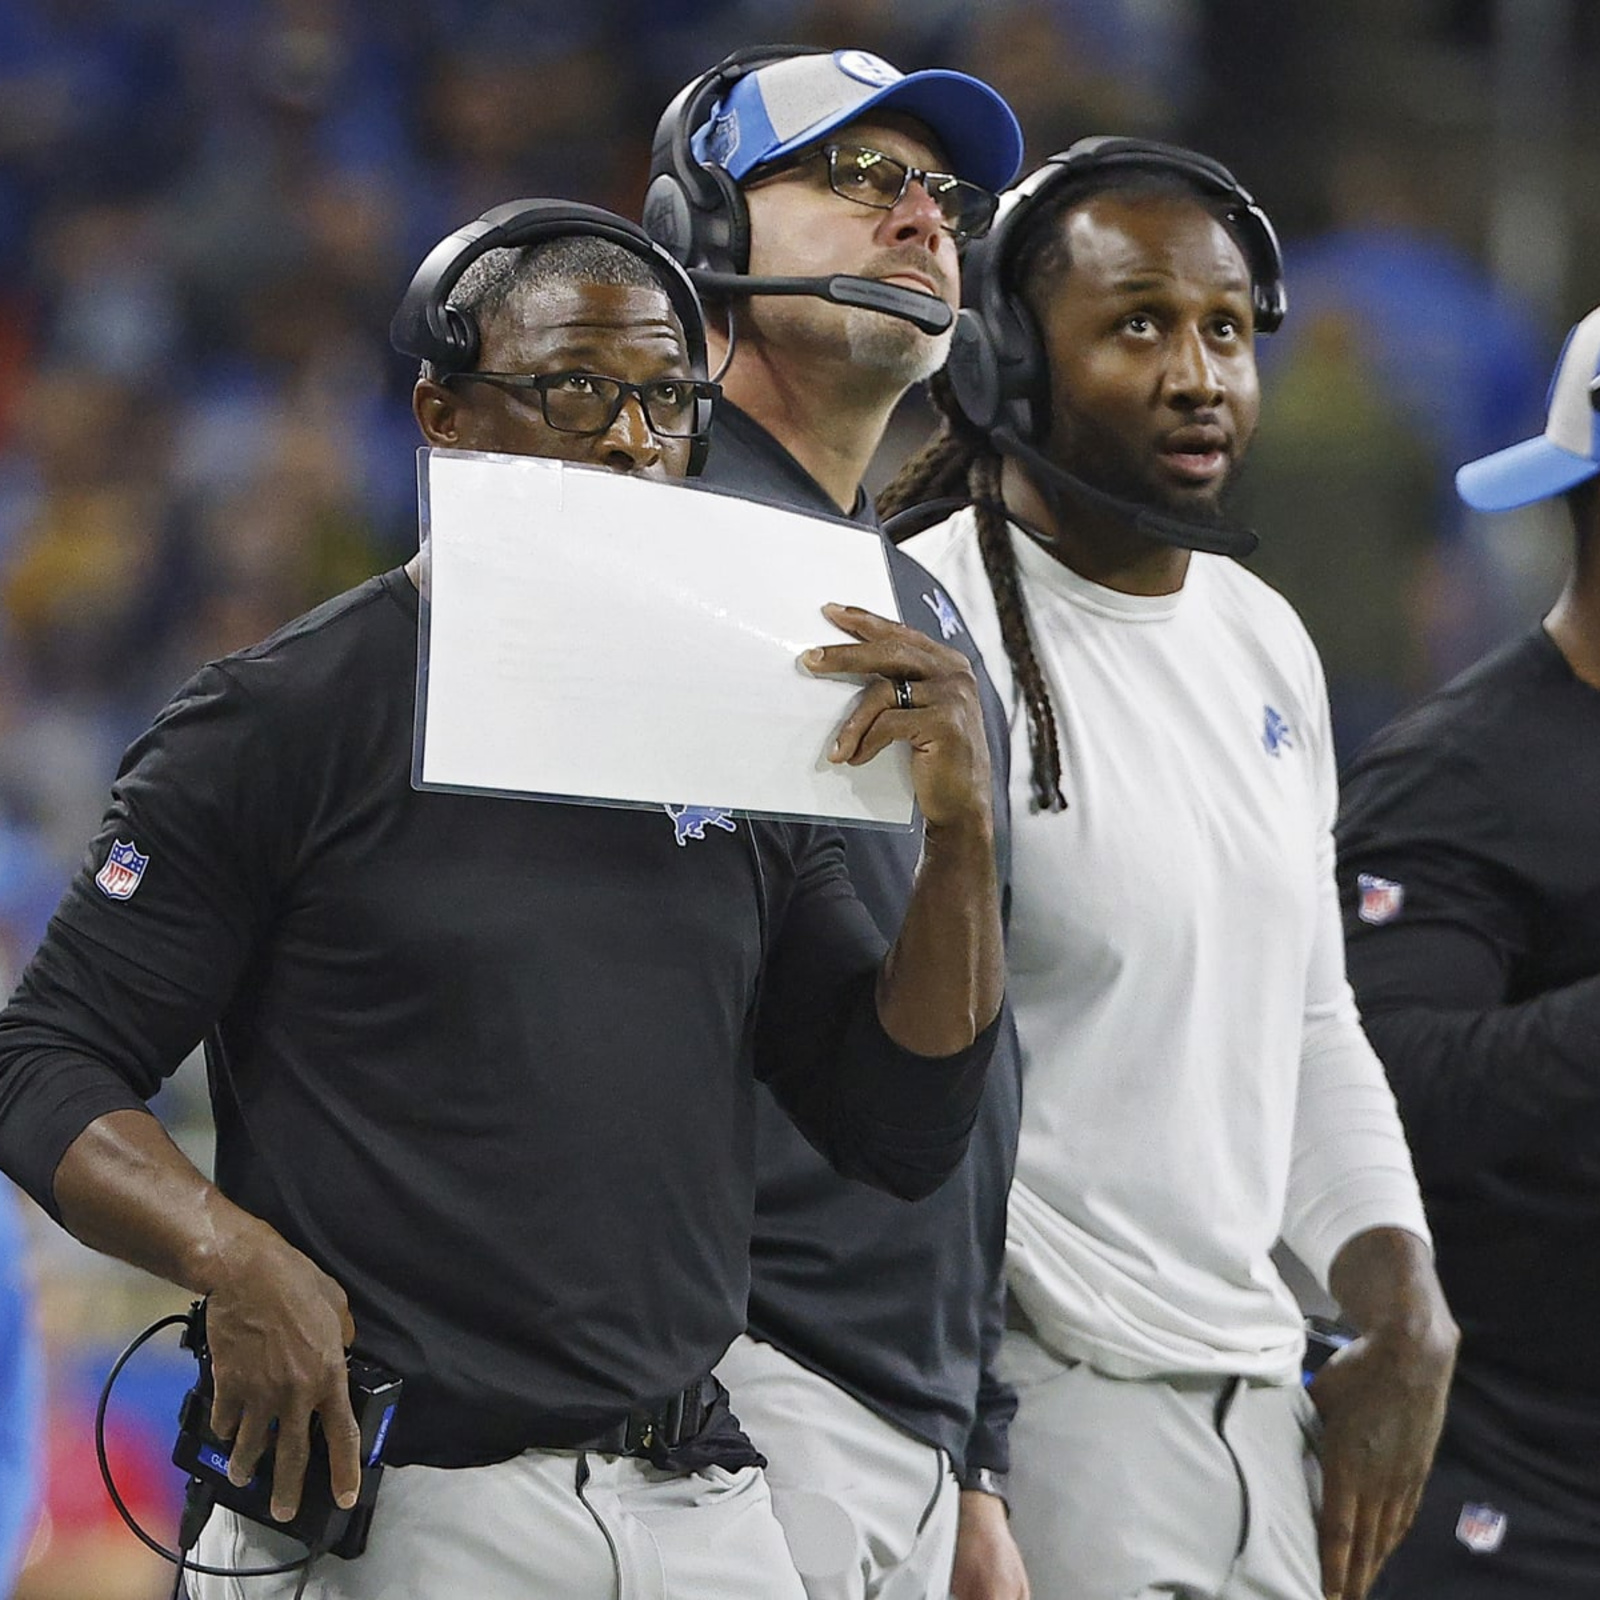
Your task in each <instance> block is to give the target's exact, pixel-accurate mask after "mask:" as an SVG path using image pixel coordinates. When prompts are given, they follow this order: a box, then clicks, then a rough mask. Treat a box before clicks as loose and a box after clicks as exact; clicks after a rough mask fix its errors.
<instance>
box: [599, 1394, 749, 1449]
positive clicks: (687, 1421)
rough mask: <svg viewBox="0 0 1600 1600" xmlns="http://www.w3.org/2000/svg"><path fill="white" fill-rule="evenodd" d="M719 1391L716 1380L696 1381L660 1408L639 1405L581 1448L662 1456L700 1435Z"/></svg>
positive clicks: (660, 1405)
mask: <svg viewBox="0 0 1600 1600" xmlns="http://www.w3.org/2000/svg"><path fill="white" fill-rule="evenodd" d="M719 1388H720V1386H719V1385H718V1383H717V1381H716V1379H715V1378H696V1379H695V1381H694V1382H693V1383H691V1384H690V1385H689V1387H688V1388H687V1389H684V1390H683V1391H682V1392H681V1393H679V1394H675V1395H672V1396H671V1397H670V1398H669V1399H666V1400H662V1401H660V1402H659V1403H658V1404H656V1405H649V1406H635V1407H634V1409H633V1410H632V1411H630V1412H629V1413H628V1414H627V1416H626V1417H624V1418H623V1419H622V1421H621V1422H618V1423H616V1424H615V1425H614V1426H612V1427H610V1428H607V1429H606V1430H605V1432H604V1433H601V1434H597V1435H596V1436H595V1437H594V1438H593V1439H586V1440H584V1442H583V1443H582V1444H581V1445H579V1446H578V1447H577V1448H578V1449H580V1450H592V1451H593V1452H594V1453H595V1454H596V1455H602V1456H645V1457H651V1456H659V1455H660V1454H661V1452H662V1451H664V1450H671V1449H673V1448H674V1447H675V1446H677V1445H680V1444H682V1443H683V1441H684V1440H685V1439H692V1438H693V1437H694V1436H695V1435H696V1434H697V1433H699V1431H700V1430H701V1428H703V1427H704V1426H705V1423H706V1418H707V1417H709V1416H710V1414H711V1410H712V1407H713V1406H714V1405H715V1404H716V1402H717V1397H718V1393H719Z"/></svg>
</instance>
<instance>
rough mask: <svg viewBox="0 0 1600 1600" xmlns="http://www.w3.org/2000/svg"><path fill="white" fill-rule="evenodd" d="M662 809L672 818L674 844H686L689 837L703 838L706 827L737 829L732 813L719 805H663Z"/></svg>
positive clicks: (732, 830) (732, 831) (726, 831)
mask: <svg viewBox="0 0 1600 1600" xmlns="http://www.w3.org/2000/svg"><path fill="white" fill-rule="evenodd" d="M662 810H663V811H665V812H666V814H667V815H668V816H669V817H671V818H672V840H673V843H674V844H680V845H681V844H687V843H688V842H689V840H691V839H703V838H705V836H706V829H707V828H721V829H722V831H723V832H724V833H735V832H737V831H738V827H739V825H738V823H736V822H735V821H734V820H733V813H732V812H731V811H727V810H725V809H724V808H723V807H721V806H675V805H664V806H663V807H662Z"/></svg>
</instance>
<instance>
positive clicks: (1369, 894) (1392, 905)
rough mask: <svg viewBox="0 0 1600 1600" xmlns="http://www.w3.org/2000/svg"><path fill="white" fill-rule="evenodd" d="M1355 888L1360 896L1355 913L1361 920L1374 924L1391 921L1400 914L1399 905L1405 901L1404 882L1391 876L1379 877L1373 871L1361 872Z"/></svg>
mask: <svg viewBox="0 0 1600 1600" xmlns="http://www.w3.org/2000/svg"><path fill="white" fill-rule="evenodd" d="M1356 889H1357V891H1358V892H1359V893H1360V896H1361V903H1360V905H1359V906H1358V907H1357V908H1356V915H1357V916H1359V917H1360V918H1361V920H1362V921H1363V922H1370V923H1373V924H1374V925H1377V924H1381V923H1385V922H1393V921H1394V919H1395V918H1396V917H1398V916H1399V915H1400V907H1401V906H1403V905H1404V904H1405V903H1406V890H1405V885H1404V884H1402V883H1396V882H1395V881H1394V880H1393V879H1392V878H1380V877H1378V876H1377V875H1376V874H1375V873H1371V872H1363V873H1362V874H1361V875H1360V876H1359V877H1358V878H1357V879H1356Z"/></svg>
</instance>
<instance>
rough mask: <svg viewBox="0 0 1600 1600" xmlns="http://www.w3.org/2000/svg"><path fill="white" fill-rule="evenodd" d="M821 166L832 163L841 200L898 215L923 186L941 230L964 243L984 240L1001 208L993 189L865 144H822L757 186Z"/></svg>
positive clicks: (764, 173) (833, 185) (774, 168)
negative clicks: (909, 193) (918, 186)
mask: <svg viewBox="0 0 1600 1600" xmlns="http://www.w3.org/2000/svg"><path fill="white" fill-rule="evenodd" d="M816 161H826V162H827V164H828V187H829V188H830V189H832V190H833V192H834V193H835V194H836V195H838V196H839V198H840V199H841V200H853V201H854V202H855V203H856V204H857V205H861V206H871V207H872V208H873V209H874V210H875V211H893V210H894V208H895V207H896V206H897V205H899V204H900V202H901V200H903V199H904V198H905V193H906V190H908V189H909V188H910V187H911V185H912V184H913V183H920V184H921V185H922V187H923V188H924V189H925V190H926V191H927V193H928V197H929V199H931V200H932V201H933V203H934V204H935V205H936V206H937V207H938V208H939V215H940V218H941V223H940V226H941V227H943V229H944V231H945V232H946V233H948V234H950V235H951V236H952V237H953V238H954V239H956V240H957V241H958V242H959V241H961V240H965V239H980V238H982V237H983V235H984V234H986V233H987V232H988V231H989V224H990V223H991V222H993V221H994V215H995V212H996V210H997V209H998V208H999V205H1000V197H999V196H998V195H997V194H995V193H994V192H993V191H992V190H989V189H985V188H982V187H980V186H979V185H978V184H976V183H968V182H967V181H966V179H965V178H958V177H956V175H955V174H954V173H953V172H930V171H929V170H928V169H927V168H926V167H914V166H911V165H909V164H908V163H907V162H904V161H896V160H895V158H894V157H893V156H888V155H885V154H884V153H883V151H881V150H874V149H872V148H871V147H870V146H868V145H859V144H825V145H820V146H818V148H816V149H815V150H808V151H806V152H805V154H804V155H798V156H794V157H791V158H790V159H788V160H782V161H775V162H773V164H772V165H771V166H769V167H765V168H763V169H762V170H761V171H760V172H758V173H757V174H755V176H754V178H753V179H752V182H760V181H762V180H764V179H766V178H775V177H777V176H779V175H780V174H782V173H785V172H794V171H797V170H799V169H800V168H802V167H806V166H809V165H811V163H813V162H816Z"/></svg>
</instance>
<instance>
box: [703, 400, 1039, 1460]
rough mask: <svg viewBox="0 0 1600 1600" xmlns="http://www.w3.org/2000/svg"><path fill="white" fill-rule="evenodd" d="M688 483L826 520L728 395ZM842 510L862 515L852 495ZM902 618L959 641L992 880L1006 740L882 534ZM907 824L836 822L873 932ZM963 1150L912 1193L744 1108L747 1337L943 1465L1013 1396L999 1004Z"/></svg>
mask: <svg viewBox="0 0 1600 1600" xmlns="http://www.w3.org/2000/svg"><path fill="white" fill-rule="evenodd" d="M702 481H703V482H705V483H707V484H710V485H711V486H712V487H715V488H721V489H725V490H727V491H729V492H732V493H738V494H743V495H746V496H748V497H750V498H752V499H757V500H765V501H768V502H771V503H774V504H778V505H782V506H787V507H789V508H790V509H792V510H795V511H803V512H807V513H809V514H811V515H813V516H831V517H835V518H837V517H838V516H839V510H838V507H837V506H835V505H834V504H833V502H832V500H831V499H830V498H829V497H828V495H827V493H826V491H824V490H823V488H822V487H821V485H820V484H818V483H817V481H816V480H815V479H814V478H813V477H812V476H811V475H810V474H809V473H808V472H807V471H806V470H805V468H804V467H802V466H801V465H800V463H799V462H798V461H796V460H795V458H794V457H793V456H792V455H790V454H789V452H788V451H786V450H785V449H784V448H783V447H782V446H781V445H780V444H779V443H778V441H777V440H776V439H774V438H773V437H772V435H771V434H769V433H767V432H766V430H765V429H764V428H762V427H760V426H759V425H758V424H757V423H756V422H754V421H753V420H752V419H751V418H750V417H748V416H746V415H745V414H744V413H743V412H742V411H740V410H739V409H738V408H737V407H736V406H733V405H731V404H727V403H724V404H723V405H722V406H721V407H719V409H718V412H717V436H716V441H715V443H714V445H713V447H712V451H711V456H710V460H709V463H708V466H707V469H706V473H705V476H704V478H703V479H702ZM853 520H855V521H858V522H861V523H863V524H865V525H867V526H876V525H877V519H876V517H875V515H874V514H873V511H872V507H871V504H870V502H869V501H867V500H866V498H865V497H864V496H863V497H862V498H861V499H860V500H859V501H858V504H857V506H856V508H855V512H854V518H853ZM887 552H888V557H889V575H890V577H891V579H892V580H893V582H894V585H895V592H896V595H897V597H898V599H899V602H900V608H901V611H902V613H903V615H904V617H905V619H906V621H907V622H908V623H909V624H910V625H911V626H913V627H916V628H919V629H921V631H922V632H924V633H927V634H929V635H930V636H931V637H933V638H935V639H939V640H941V641H942V642H943V643H945V644H948V645H951V646H953V647H954V648H956V649H958V650H961V651H963V652H964V653H965V654H966V656H967V657H968V659H969V660H970V661H971V662H972V665H973V670H974V672H975V673H976V675H977V679H978V685H979V692H980V695H981V696H982V699H983V709H984V724H985V729H986V731H987V734H988V739H989V761H990V767H991V770H992V773H993V778H994V814H995V839H996V870H997V872H998V873H999V881H1000V883H1001V885H1002V887H1003V888H1004V886H1006V885H1008V884H1009V881H1010V805H1009V800H1008V784H1007V779H1008V773H1009V770H1010V750H1011V742H1010V735H1009V729H1008V727H1007V722H1006V715H1005V709H1004V707H1003V706H1002V705H1001V703H1000V700H999V698H998V696H997V695H996V694H995V691H994V687H993V685H992V684H991V683H990V681H989V675H988V673H987V671H986V670H985V668H984V665H983V660H982V658H981V656H979V654H978V652H977V649H976V647H975V646H974V645H973V643H972V636H971V635H970V634H969V633H968V632H967V629H966V625H965V623H964V622H962V621H961V618H960V614H959V612H958V611H957V610H956V608H955V606H954V604H953V603H952V602H951V601H950V599H949V597H948V595H946V594H945V593H944V591H943V589H942V588H941V587H940V585H939V584H938V583H937V582H936V581H935V580H934V579H933V577H931V576H930V575H929V574H928V573H927V572H926V571H925V570H924V569H923V568H922V567H920V566H919V565H918V564H917V563H916V562H915V561H913V560H912V559H911V557H910V556H908V555H906V554H904V553H903V552H902V551H900V550H898V549H896V548H894V547H893V546H888V547H887ZM920 845H921V839H920V836H919V835H918V834H915V833H913V834H894V833H887V832H883V831H876V830H869V829H864V828H852V829H848V830H846V833H845V860H846V862H847V864H848V866H849V870H850V877H851V881H852V882H853V883H854V885H855V888H856V892H857V893H858V894H859V895H860V897H861V899H862V901H863V902H864V903H865V904H866V905H867V906H868V908H869V909H870V910H871V911H872V914H873V916H874V917H875V918H876V919H877V922H878V924H879V926H880V928H882V929H885V930H887V929H892V928H895V927H897V926H898V925H899V922H900V919H901V917H902V916H903V915H904V914H905V907H906V901H907V899H908V897H909V895H910V892H911V884H912V878H913V874H914V872H915V870H916V863H917V855H918V851H919V848H920ZM1001 1020H1002V1031H1001V1033H1000V1036H999V1039H998V1041H997V1043H996V1047H995V1058H994V1063H993V1066H992V1068H991V1070H990V1073H989V1079H988V1084H987V1086H986V1088H985V1091H984V1098H983V1104H982V1106H981V1108H980V1110H979V1113H978V1120H977V1124H976V1126H975V1127H974V1129H973V1134H972V1143H971V1148H970V1151H969V1154H968V1157H967V1159H966V1161H965V1162H963V1163H962V1165H961V1167H960V1168H959V1169H958V1170H957V1171H956V1173H955V1175H954V1176H953V1177H952V1178H951V1179H950V1180H949V1182H948V1183H946V1184H945V1185H944V1186H943V1187H942V1188H941V1189H940V1190H939V1192H938V1193H937V1194H935V1195H933V1196H932V1197H931V1198H929V1199H927V1200H923V1201H920V1202H919V1203H918V1204H916V1205H914V1206H907V1205H905V1204H903V1203H901V1202H899V1201H897V1200H895V1199H893V1198H892V1197H890V1196H888V1195H884V1194H881V1193H875V1192H874V1191H872V1190H870V1189H867V1188H865V1187H864V1186H862V1185H861V1184H858V1183H850V1182H842V1181H841V1180H840V1178H839V1176H838V1175H837V1173H835V1172H834V1171H832V1170H831V1169H830V1168H829V1167H828V1165H827V1164H826V1163H825V1162H823V1161H821V1160H820V1159H819V1158H818V1156H817V1154H816V1152H815V1151H814V1150H813V1149H811V1148H810V1146H809V1145H807V1143H806V1141H805V1140H804V1139H802V1138H801V1137H800V1136H799V1135H798V1134H797V1133H796V1131H795V1128H794V1125H793V1124H792V1123H791V1122H790V1121H789V1119H788V1118H786V1117H785V1116H783V1114H782V1113H781V1111H780V1110H779V1109H778V1107H777V1106H776V1105H775V1104H774V1103H773V1102H772V1100H771V1098H770V1097H769V1096H765V1095H764V1096H762V1097H761V1098H760V1104H759V1106H758V1110H757V1118H756V1128H757V1185H756V1227H755V1239H754V1244H753V1246H752V1278H751V1287H750V1332H751V1333H752V1334H753V1335H754V1336H755V1337H756V1338H758V1339H761V1340H764V1341H766V1342H767V1343H769V1344H772V1345H775V1346H776V1347H777V1348H779V1349H781V1350H783V1351H784V1352H785V1353H786V1354H788V1355H790V1356H792V1357H793V1358H794V1359H795V1360H796V1361H798V1362H800V1363H801V1365H803V1366H805V1367H807V1368H808V1369H810V1370H811V1371H813V1372H816V1373H819V1374H820V1375H821V1376H823V1377H825V1378H827V1379H828V1380H829V1381H830V1382H832V1383H835V1384H837V1385H838V1386H839V1387H840V1388H842V1389H844V1390H845V1391H846V1392H847V1393H849V1394H852V1395H854V1396H855V1398H856V1399H858V1400H860V1401H861V1402H862V1403H863V1404H864V1405H866V1406H867V1407H868V1408H869V1409H870V1410H872V1411H874V1412H876V1413H877V1414H878V1415H879V1416H882V1417H884V1418H886V1419H887V1420H889V1421H890V1422H893V1423H895V1424H896V1425H897V1426H899V1427H900V1428H903V1429H904V1430H905V1431H906V1432H908V1433H910V1434H911V1435H912V1436H913V1437H915V1438H919V1439H923V1440H925V1441H926V1442H927V1443H929V1444H932V1445H936V1446H939V1447H940V1448H942V1449H944V1450H945V1451H947V1452H948V1453H949V1455H950V1457H951V1459H952V1460H953V1461H954V1463H955V1465H956V1467H957V1469H958V1470H959V1469H961V1468H962V1467H963V1466H965V1467H967V1468H973V1467H988V1468H990V1469H991V1470H994V1471H998V1472H1003V1471H1005V1470H1006V1468H1007V1466H1008V1465H1009V1459H1010V1453H1009V1446H1008V1442H1007V1428H1008V1425H1009V1423H1010V1420H1011V1417H1012V1415H1013V1414H1014V1413H1015V1411H1016V1396H1015V1394H1014V1393H1013V1391H1012V1390H1011V1389H1010V1387H1009V1386H1008V1385H1006V1384H1004V1383H1002V1382H1001V1381H1000V1379H999V1378H998V1377H997V1376H996V1375H995V1373H994V1370H993V1360H994V1356H995V1353H996V1351H997V1350H998V1348H999V1343H1000V1335H1001V1332H1002V1330H1003V1327H1004V1321H1005V1282H1004V1252H1005V1225H1006V1216H1005V1210H1006V1192H1007V1190H1008V1189H1009V1188H1010V1185H1011V1173H1012V1170H1013V1168H1014V1167H1015V1165H1016V1154H1017V1132H1018V1128H1019V1126H1020V1122H1021V1066H1020V1056H1019V1053H1018V1048H1017V1041H1016V1028H1015V1024H1014V1023H1013V1021H1012V1019H1011V1013H1010V1009H1009V1007H1007V1008H1003V1010H1002V1013H1001Z"/></svg>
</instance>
